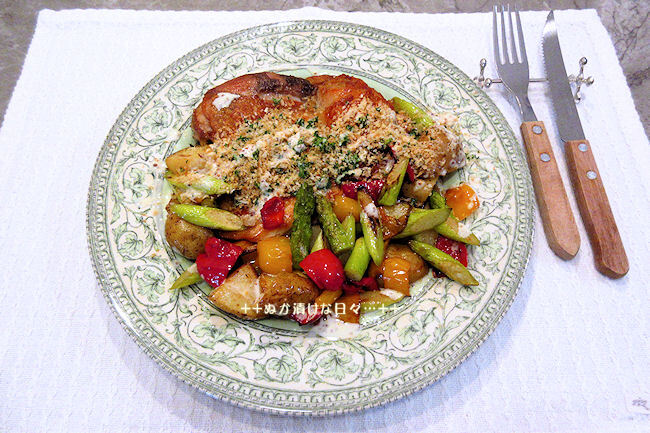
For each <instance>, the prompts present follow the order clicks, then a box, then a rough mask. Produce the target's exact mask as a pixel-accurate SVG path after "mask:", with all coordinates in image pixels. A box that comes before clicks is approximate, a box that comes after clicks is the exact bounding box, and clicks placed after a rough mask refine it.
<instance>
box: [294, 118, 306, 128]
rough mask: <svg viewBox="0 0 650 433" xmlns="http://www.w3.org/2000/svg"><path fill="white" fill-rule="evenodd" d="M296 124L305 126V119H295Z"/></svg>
mask: <svg viewBox="0 0 650 433" xmlns="http://www.w3.org/2000/svg"><path fill="white" fill-rule="evenodd" d="M296 125H298V126H305V119H303V118H302V117H301V118H300V119H298V120H296Z"/></svg>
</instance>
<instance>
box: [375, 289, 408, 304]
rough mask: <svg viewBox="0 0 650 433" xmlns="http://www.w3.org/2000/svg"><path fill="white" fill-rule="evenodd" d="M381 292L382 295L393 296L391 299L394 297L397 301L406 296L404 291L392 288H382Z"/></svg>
mask: <svg viewBox="0 0 650 433" xmlns="http://www.w3.org/2000/svg"><path fill="white" fill-rule="evenodd" d="M379 293H381V294H382V295H385V296H388V297H389V298H391V299H393V300H395V301H399V300H400V299H402V298H403V297H404V295H403V294H402V293H400V292H398V291H397V290H392V289H381V290H380V291H379Z"/></svg>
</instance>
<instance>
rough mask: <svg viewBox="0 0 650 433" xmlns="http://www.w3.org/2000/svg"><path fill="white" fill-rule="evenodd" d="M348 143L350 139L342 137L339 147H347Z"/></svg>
mask: <svg viewBox="0 0 650 433" xmlns="http://www.w3.org/2000/svg"><path fill="white" fill-rule="evenodd" d="M349 142H350V137H348V136H347V135H344V136H343V138H342V139H341V146H347V144H348V143H349Z"/></svg>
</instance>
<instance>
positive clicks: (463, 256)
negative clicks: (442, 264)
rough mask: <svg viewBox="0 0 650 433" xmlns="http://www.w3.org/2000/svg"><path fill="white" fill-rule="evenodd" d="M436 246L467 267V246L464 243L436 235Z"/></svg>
mask: <svg viewBox="0 0 650 433" xmlns="http://www.w3.org/2000/svg"><path fill="white" fill-rule="evenodd" d="M436 248H438V249H439V250H440V251H442V252H443V253H447V254H449V255H450V256H452V257H453V258H455V259H456V260H458V261H459V262H461V263H462V264H463V266H465V267H467V247H466V246H465V244H464V243H462V242H457V241H452V240H451V239H449V238H446V237H444V236H440V235H438V239H436Z"/></svg>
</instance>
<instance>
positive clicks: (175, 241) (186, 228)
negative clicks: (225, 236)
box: [165, 212, 214, 259]
mask: <svg viewBox="0 0 650 433" xmlns="http://www.w3.org/2000/svg"><path fill="white" fill-rule="evenodd" d="M213 236H214V234H213V233H212V230H210V229H207V228H205V227H199V226H197V225H194V224H192V223H189V222H187V221H185V220H184V219H181V218H180V217H179V216H178V215H176V214H175V213H173V212H168V213H167V220H166V221H165V238H166V239H167V242H169V245H171V246H172V247H174V248H175V249H176V250H178V252H180V253H181V254H182V255H183V256H185V257H187V258H188V259H196V258H197V257H198V255H199V254H202V253H203V252H204V251H205V241H207V240H208V239H209V238H211V237H213Z"/></svg>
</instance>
